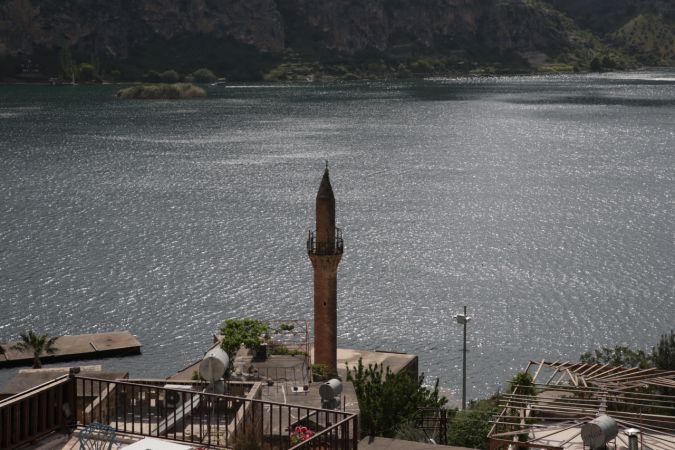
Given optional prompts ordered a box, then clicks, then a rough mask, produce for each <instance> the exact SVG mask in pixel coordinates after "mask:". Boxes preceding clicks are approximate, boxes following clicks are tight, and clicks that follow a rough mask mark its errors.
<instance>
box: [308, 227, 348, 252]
mask: <svg viewBox="0 0 675 450" xmlns="http://www.w3.org/2000/svg"><path fill="white" fill-rule="evenodd" d="M343 252H344V241H343V240H342V230H341V229H340V228H336V229H335V239H334V240H332V241H330V240H329V241H319V240H317V238H316V232H314V231H310V232H309V236H308V238H307V253H308V254H310V255H319V256H329V255H341V254H342V253H343Z"/></svg>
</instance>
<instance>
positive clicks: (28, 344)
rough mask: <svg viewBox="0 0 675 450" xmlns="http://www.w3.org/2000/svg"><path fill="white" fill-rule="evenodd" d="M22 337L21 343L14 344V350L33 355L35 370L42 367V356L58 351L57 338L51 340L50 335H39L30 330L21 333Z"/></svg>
mask: <svg viewBox="0 0 675 450" xmlns="http://www.w3.org/2000/svg"><path fill="white" fill-rule="evenodd" d="M20 336H21V341H20V342H18V343H16V344H14V346H13V347H12V348H13V349H14V350H18V351H20V352H31V353H33V369H39V368H40V367H42V361H40V356H42V354H43V353H46V354H48V355H52V354H54V352H56V350H58V349H57V348H56V347H54V341H56V337H51V338H50V337H49V335H48V334H43V335H38V334H36V333H35V332H34V331H33V330H29V331H27V332H25V333H21V335H20Z"/></svg>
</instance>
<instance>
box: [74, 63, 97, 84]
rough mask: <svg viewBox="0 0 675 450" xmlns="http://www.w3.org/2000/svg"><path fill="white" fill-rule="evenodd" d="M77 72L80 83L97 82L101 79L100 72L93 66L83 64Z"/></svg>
mask: <svg viewBox="0 0 675 450" xmlns="http://www.w3.org/2000/svg"><path fill="white" fill-rule="evenodd" d="M77 72H78V74H79V76H78V79H79V80H80V81H85V82H86V81H96V80H98V79H99V76H98V72H97V71H96V67H94V65H93V64H89V63H82V64H80V65H79V66H78V68H77Z"/></svg>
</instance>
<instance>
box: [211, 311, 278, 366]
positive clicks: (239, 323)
mask: <svg viewBox="0 0 675 450" xmlns="http://www.w3.org/2000/svg"><path fill="white" fill-rule="evenodd" d="M269 331H270V327H269V325H268V324H266V323H263V322H261V321H259V320H254V319H230V320H226V321H225V322H224V323H223V326H222V327H221V328H220V332H221V333H222V335H223V340H222V341H221V343H220V348H222V349H223V350H225V353H227V356H229V357H230V361H233V360H234V356H235V355H236V354H237V350H239V347H241V346H242V345H243V346H244V347H246V348H248V349H250V350H252V351H253V352H254V353H255V352H257V351H258V349H259V348H260V346H261V345H262V344H263V337H264V336H265V335H267V334H268V333H269Z"/></svg>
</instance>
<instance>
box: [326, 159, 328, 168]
mask: <svg viewBox="0 0 675 450" xmlns="http://www.w3.org/2000/svg"><path fill="white" fill-rule="evenodd" d="M326 170H328V160H326Z"/></svg>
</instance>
